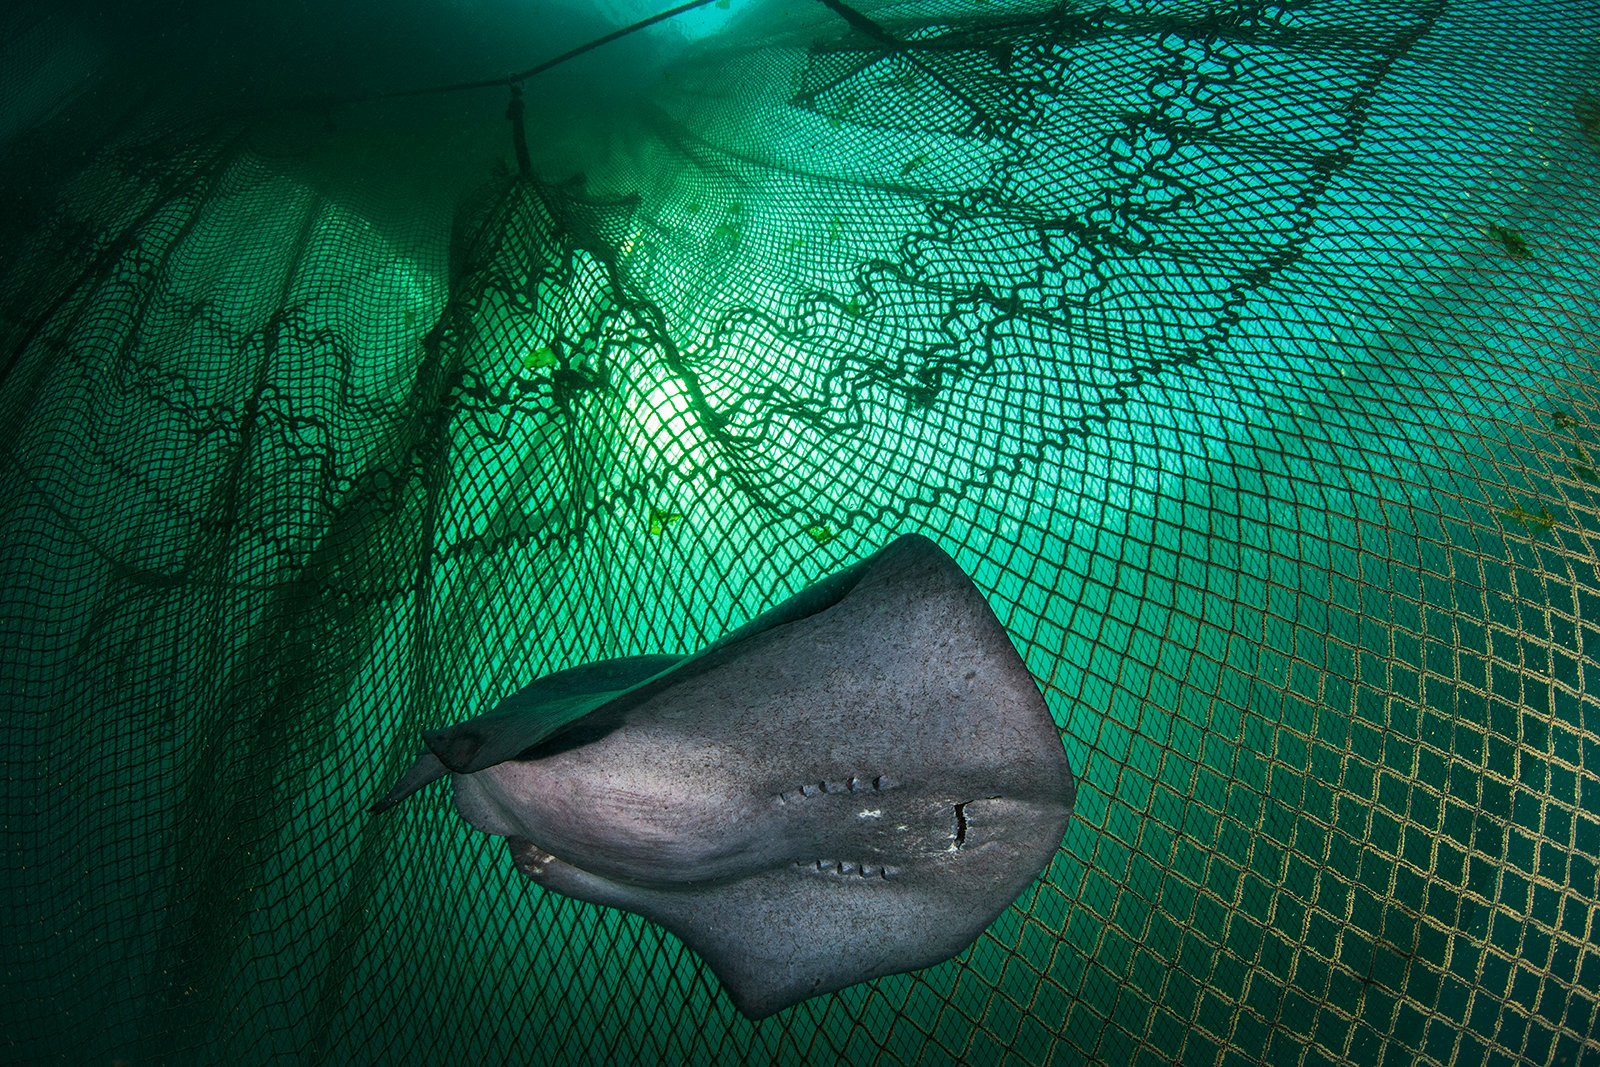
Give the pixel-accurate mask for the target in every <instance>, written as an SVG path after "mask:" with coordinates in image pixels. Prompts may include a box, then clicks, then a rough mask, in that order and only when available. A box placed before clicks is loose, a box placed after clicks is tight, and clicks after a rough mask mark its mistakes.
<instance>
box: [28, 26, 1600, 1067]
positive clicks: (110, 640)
mask: <svg viewBox="0 0 1600 1067" xmlns="http://www.w3.org/2000/svg"><path fill="white" fill-rule="evenodd" d="M861 10H862V12H863V13H865V14H867V15H869V16H870V17H871V18H872V19H873V20H875V22H876V23H877V25H879V26H881V27H882V28H883V29H884V30H885V31H886V33H887V34H888V35H889V39H885V38H880V37H877V36H874V35H873V34H872V33H869V32H864V31H863V30H862V29H861V28H860V27H859V26H852V25H850V24H849V23H848V22H846V21H845V20H843V19H842V18H840V17H839V16H838V14H837V12H835V11H832V10H830V9H828V8H827V7H825V6H823V5H821V4H811V5H801V4H798V3H796V4H791V5H789V9H782V8H780V6H779V5H770V6H767V7H759V6H758V7H755V8H753V9H752V10H750V11H748V12H744V13H743V15H742V16H741V13H740V11H739V10H738V5H734V10H733V11H732V12H731V13H729V14H728V15H727V21H726V22H725V23H724V24H722V25H721V26H720V28H719V29H718V30H717V32H714V33H713V32H709V31H708V32H706V33H704V34H701V35H700V36H699V38H698V40H697V41H695V42H693V43H692V44H689V45H685V46H684V47H682V48H680V49H679V50H678V51H677V52H676V53H675V54H674V55H673V56H672V57H671V61H670V62H664V63H663V64H662V65H661V68H660V70H659V71H652V72H651V73H650V75H649V77H650V79H651V82H650V85H649V86H648V87H647V89H646V90H640V91H637V92H634V93H631V94H628V95H627V96H626V98H623V97H616V98H612V99H609V100H599V99H598V98H596V100H598V102H593V104H592V107H591V106H590V102H588V101H587V100H586V96H585V91H583V90H582V87H581V86H580V87H578V88H573V87H572V83H569V82H563V80H562V79H563V77H564V76H565V75H564V73H563V71H564V68H558V69H556V70H553V71H551V72H550V73H549V74H548V75H544V76H543V79H544V80H540V79H531V80H529V81H528V82H527V84H526V86H525V96H524V99H525V101H526V104H527V117H526V123H527V128H528V143H529V153H530V157H531V159H530V168H529V170H528V172H527V173H523V172H522V170H521V167H520V166H519V165H518V163H517V161H516V158H515V156H514V153H513V147H512V145H513V142H512V138H511V135H510V132H509V131H510V124H508V123H507V122H506V121H505V119H504V117H503V111H504V108H505V104H506V99H505V93H504V91H503V90H502V91H500V92H499V93H498V94H496V93H490V94H489V97H492V99H488V98H486V97H485V96H484V95H482V94H479V95H476V96H471V95H470V94H469V96H455V97H450V98H448V99H449V101H450V102H449V103H448V104H446V103H441V102H440V101H442V100H444V99H446V98H443V97H440V98H434V97H416V98H404V99H385V100H378V101H371V102H368V103H365V104H361V105H359V106H353V107H348V108H335V107H332V106H331V105H330V106H329V107H328V108H327V109H325V110H318V109H311V110H306V109H304V108H301V109H298V110H284V111H280V110H273V109H271V108H266V107H263V108H262V109H261V110H260V111H259V112H256V113H251V114H246V113H244V112H242V111H239V110H238V109H232V110H230V111H229V112H228V113H227V115H226V116H225V117H223V118H221V119H218V118H211V119H207V120H204V121H201V120H200V119H199V118H197V117H196V116H197V111H196V109H193V108H190V109H187V110H185V109H183V108H181V107H179V106H178V104H177V102H176V101H174V100H171V99H162V98H159V94H157V95H148V94H146V95H141V94H140V93H135V92H131V91H130V90H129V89H128V86H127V85H120V86H116V87H115V89H114V91H113V89H112V88H108V87H107V86H105V85H99V84H96V83H90V84H89V85H88V87H87V88H85V87H83V86H82V85H81V84H80V83H78V82H76V81H72V82H71V83H70V84H68V85H55V83H52V82H50V81H49V79H48V78H45V77H44V75H43V74H41V73H40V72H41V71H44V70H45V68H46V67H47V66H48V65H49V64H52V63H53V64H55V67H52V68H50V69H59V68H60V66H61V64H62V63H66V62H67V60H64V59H62V55H63V53H62V52H61V51H60V50H57V51H54V52H49V53H48V54H47V53H45V52H43V51H41V52H39V53H37V54H34V53H30V52H29V50H28V49H29V47H30V45H29V42H30V41H35V40H42V39H44V38H43V37H40V36H37V35H36V36H34V37H30V36H28V32H32V30H38V28H39V27H40V26H44V25H45V24H46V23H47V22H48V17H47V16H44V15H39V16H37V18H36V20H35V21H34V22H32V23H29V24H28V25H25V26H22V28H21V30H19V31H18V32H16V33H13V34H11V35H10V37H9V38H8V39H9V40H10V41H11V42H12V45H11V49H12V51H11V55H12V57H13V58H15V59H17V63H15V64H13V65H12V67H11V70H12V73H11V74H10V75H8V76H7V77H8V78H9V79H10V80H9V81H0V91H3V92H5V93H6V94H7V95H6V96H5V97H3V99H6V100H8V101H9V102H10V106H12V107H14V108H15V114H17V115H21V114H22V112H23V104H24V103H26V102H28V101H30V100H34V98H35V97H34V96H29V94H30V93H34V94H35V96H37V95H38V93H40V92H45V90H49V93H47V94H46V96H48V99H49V100H53V101H56V102H57V104H56V105H53V106H52V107H51V108H47V109H35V111H34V112H32V114H34V115H35V119H36V121H32V122H28V123H21V122H20V121H19V122H18V123H16V124H10V125H7V126H6V127H5V128H4V129H0V134H3V135H4V136H5V137H6V138H7V140H6V142H5V144H6V147H5V149H4V151H3V153H0V171H3V176H4V183H3V185H0V188H3V189H4V192H5V196H6V203H7V210H6V212H5V218H4V220H3V222H0V248H3V249H4V256H3V257H0V264H3V266H0V700H3V705H0V706H3V708H4V710H5V713H6V718H5V723H6V727H7V730H6V740H7V760H6V764H5V774H4V779H3V796H4V809H3V811H4V820H5V828H6V839H5V840H6V856H5V864H4V874H3V875H0V879H3V885H4V898H3V906H4V908H5V912H4V915H5V919H6V922H5V928H6V931H7V933H6V937H5V938H3V939H0V961H3V964H0V976H3V977H0V982H3V988H0V1005H3V1007H0V1019H3V1026H0V1034H3V1038H4V1041H5V1045H6V1051H5V1056H6V1058H7V1059H8V1060H9V1061H10V1062H18V1063H47V1062H70V1063H109V1062H117V1061H122V1062H127V1063H130V1064H139V1063H224V1062H226V1063H263V1062H269V1061H282V1062H327V1063H395V1064H418V1063H463V1062H525V1063H543V1062H550V1063H595V1062H639V1063H651V1062H707V1061H716V1062H729V1063H733V1062H753V1063H768V1062H803V1061H813V1062H820V1061H833V1060H836V1059H837V1060H841V1061H847V1062H851V1063H856V1064H864V1063H915V1062H918V1061H923V1060H939V1059H948V1058H956V1057H959V1058H962V1059H964V1060H966V1061H968V1062H976V1063H1000V1062H1006V1063H1019V1064H1020V1063H1043V1062H1056V1063H1077V1062H1083V1061H1103V1062H1115V1063H1123V1062H1130V1063H1131V1062H1138V1063H1165V1062H1183V1063H1187V1064H1223V1063H1234V1062H1250V1061H1265V1062H1271V1063H1276V1064H1315V1063H1344V1062H1358V1063H1377V1062H1380V1061H1381V1062H1385V1063H1388V1062H1394V1063H1407V1064H1409V1063H1414V1062H1415V1063H1428V1064H1439V1065H1446V1064H1456V1065H1471V1064H1481V1063H1500V1062H1508V1061H1513V1060H1516V1061H1526V1062H1532V1063H1541V1064H1557V1063H1572V1062H1578V1061H1581V1060H1583V1059H1584V1058H1585V1056H1588V1057H1600V1052H1596V1048H1597V1046H1596V1045H1595V1044H1594V1039H1595V1035H1596V1032H1597V1027H1600V1022H1597V1016H1596V1009H1597V1002H1600V997H1597V995H1596V992H1595V991H1596V990H1597V989H1600V950H1597V948H1596V945H1595V941H1596V933H1597V932H1596V930H1595V922H1596V912H1597V906H1596V901H1597V898H1600V887H1597V861H1596V856H1597V854H1600V782H1597V777H1596V774H1597V771H1596V769H1597V768H1600V738H1597V736H1596V730H1597V723H1600V710H1597V705H1596V693H1597V692H1600V688H1597V687H1600V675H1597V673H1596V672H1597V669H1600V665H1597V664H1600V659H1597V653H1596V649H1597V648H1600V644H1597V642H1600V630H1597V629H1596V627H1597V625H1600V573H1597V568H1596V555H1595V539H1596V538H1597V537H1600V511H1597V505H1600V495H1597V494H1600V384H1597V382H1596V378H1595V372H1596V367H1597V360H1600V357H1597V351H1600V349H1597V345H1600V318H1597V316H1600V305H1597V304H1596V300H1595V294H1596V292H1597V291H1600V246H1597V243H1596V242H1597V236H1596V235H1597V234H1600V209H1597V204H1600V74H1597V71H1600V65H1597V63H1596V53H1597V48H1600V13H1597V12H1596V10H1595V9H1594V8H1593V6H1592V5H1589V4H1587V3H1582V2H1579V0H1573V2H1570V3H1566V4H1548V3H1533V2H1531V0H1481V2H1478V0H1475V2H1472V3H1462V4H1450V3H1443V2H1424V0H1391V2H1386V3H1372V2H1370V0H1360V2H1357V0H1348V2H1342V0H1283V2H1278V3H1268V2H1262V3H1248V2H1238V3H1222V2H1218V3H1212V4H1206V3H1200V2H1185V0H1172V2H1157V0H1150V2H1145V3H1140V2H1128V3H1119V4H1113V5H1096V4H1092V3H1083V4H1069V5H1044V4H1029V3H1017V4H1003V5H1001V4H993V5H991V4H980V3H976V2H957V0H926V2H923V0H907V2H904V3H890V4H863V5H861ZM716 11H717V9H716V8H715V7H709V8H706V9H704V10H703V11H701V12H700V13H699V14H700V15H706V16H707V17H710V13H712V12H716ZM11 17H12V19H13V22H14V23H17V24H18V25H20V23H19V22H18V20H22V21H26V20H27V19H28V18H29V17H31V16H28V15H25V14H16V15H13V16H11ZM697 17H698V16H697ZM719 17H720V16H719ZM15 28H16V26H13V29H15ZM30 28H31V29H30ZM23 31H28V32H23ZM43 32H44V31H43V30H39V33H40V34H42V33H43ZM41 47H42V46H41ZM68 51H69V52H70V49H69V50H68ZM601 54H602V53H596V55H597V56H598V55H601ZM68 58H69V59H70V56H69V57H68ZM534 58H537V57H534ZM29 63H32V64H33V65H32V66H29ZM69 65H70V64H69ZM52 85H54V88H52ZM41 86H43V87H44V88H43V89H41V88H40V87H41ZM563 86H566V87H567V88H565V89H564V88H563ZM51 93H53V95H50V94H51ZM486 101H487V102H486ZM257 102H259V100H258V101H257ZM30 106H31V105H30ZM469 116H470V117H469ZM463 131H466V132H463ZM452 138H453V139H452ZM909 531H917V532H922V533H925V534H927V535H928V536H930V537H932V538H933V539H934V540H936V541H937V542H938V543H939V544H940V545H941V546H943V547H944V548H945V549H947V550H948V551H949V552H950V553H951V554H952V555H953V556H954V557H955V559H956V560H957V561H958V562H959V563H960V564H961V566H962V567H963V569H964V570H966V571H967V572H968V573H969V574H971V575H972V577H973V579H974V581H975V582H976V584H977V585H978V587H979V588H980V589H981V590H982V591H983V592H984V594H985V596H986V597H987V598H988V600H989V602H990V603H991V604H992V605H993V607H994V609H995V612H996V614H997V615H998V617H999V619H1000V620H1001V622H1002V623H1003V624H1004V625H1005V626H1006V628H1007V629H1008V631H1009V633H1010V634H1011V637H1012V639H1013V640H1014V642H1015V644H1016V646H1017V648H1018V650H1019V651H1020V653H1021V655H1022V657H1023V659H1024V661H1025V662H1026V663H1027V665H1028V667H1029V668H1030V670H1031V671H1032V672H1033V674H1034V675H1035V677H1036V678H1037V679H1038V681H1039V683H1040V686H1041V687H1042V689H1043V691H1044V694H1045V698H1046V701H1047V703H1048V705H1049V707H1050V710H1051V712H1052V714H1053V715H1054V717H1055V718H1056V720H1057V722H1058V723H1059V725H1060V728H1061V732H1062V737H1063V741H1064V744H1065V747H1066V751H1067V754H1068V756H1069V758H1070V760H1071V763H1072V766H1073V768H1074V770H1075V771H1076V772H1077V774H1078V776H1079V780H1080V786H1079V794H1078V801H1077V809H1076V813H1075V816H1074V818H1073V821H1072V827H1071V830H1070V832H1069V833H1068V834H1067V836H1066V839H1065V841H1064V842H1063V843H1062V847H1061V849H1060V851H1059V853H1058V855H1057V857H1056V859H1055V861H1054V862H1053V864H1052V865H1051V866H1050V867H1049V868H1048V869H1047V870H1046V871H1045V872H1044V874H1043V876H1042V878H1041V879H1040V881H1039V882H1038V883H1037V884H1036V885H1035V886H1034V887H1033V888H1031V889H1029V890H1028V891H1027V892H1026V893H1025V894H1024V895H1023V897H1022V898H1021V899H1019V900H1018V901H1017V903H1016V905H1015V906H1014V907H1012V908H1011V909H1010V910H1008V911H1007V912H1005V913H1004V914H1003V915H1002V916H1001V917H1000V918H999V920H998V921H996V922H995V923H994V924H993V926H991V927H990V928H989V929H988V931H987V932H986V933H985V934H984V935H983V936H982V937H981V938H980V939H979V940H978V942H977V943H976V944H975V945H974V946H973V947H972V948H971V949H970V950H969V951H967V952H965V953H963V954H962V955H960V956H959V957H957V958H956V959H955V960H953V961H951V962H949V963H946V964H943V965H940V966H937V967H933V968H929V969H927V970H924V971H921V972H918V973H916V974H912V975H901V976H895V977H890V978H886V979H882V980H878V981H875V982H872V983H869V984H865V985H858V986H855V987H852V988H849V989H846V990H844V991H843V992H841V993H838V994H836V995H832V996H828V997H824V998H819V999H815V1000H812V1001H808V1002H805V1003H803V1004H801V1005H799V1006H797V1007H795V1008H793V1009H791V1010H789V1011H786V1012H784V1013H782V1014H780V1015H778V1016H775V1017H773V1018H772V1019H770V1020H767V1021H764V1022H762V1023H759V1024H751V1023H749V1022H747V1021H746V1020H744V1019H743V1018H741V1017H740V1016H739V1015H737V1013H736V1012H735V1011H734V1010H733V1008H732V1006H731V1005H730V1003H729V1001H728V1000H727V998H726V997H725V996H724V995H723V994H722V993H721V991H720V989H719V988H718V986H717V984H716V982H715V980H714V979H713V978H712V977H711V976H710V974H709V972H708V971H707V970H706V969H705V968H704V966H703V965H702V964H701V963H700V962H699V960H697V959H696V958H695V957H694V956H693V955H692V954H690V953H688V952H687V951H686V950H685V949H684V948H683V947H682V946H681V945H680V944H679V943H678V942H677V941H676V940H675V939H674V938H673V937H672V936H671V935H669V934H666V933H664V932H663V931H662V930H660V929H658V928H656V927H654V926H651V925H649V924H647V923H645V922H643V921H642V920H639V919H637V918H636V917H633V916H631V915H627V914H623V913H620V912H617V911H613V910H609V909H603V908H597V907H593V906H590V905H587V904H581V903H578V902H575V901H572V900H569V899H566V898H563V897H560V896H556V895H553V894H548V893H545V892H543V891H542V890H540V889H538V888H536V887H534V886H532V885H531V884H530V883H528V882H526V881H525V880H524V879H522V878H521V877H520V876H518V875H517V874H516V872H515V871H514V869H513V868H512V865H511V861H510V857H509V855H508V853H507V850H506V849H505V848H504V847H503V846H501V845H500V844H499V843H498V842H496V841H494V840H492V839H489V838H485V837H483V836H481V835H478V834H474V833H472V832H471V831H470V830H469V829H468V828H467V827H466V826H465V824H464V823H463V822H462V821H461V820H460V819H459V818H457V817H456V816H455V814H454V813H453V811H452V810H451V809H450V806H449V802H448V798H447V794H446V793H445V792H444V791H443V790H437V789H436V790H430V791H428V792H427V793H426V794H425V795H424V796H423V797H421V798H419V799H418V800H416V801H413V802H412V803H410V804H408V805H406V806H405V807H403V808H401V809H398V810H396V811H394V812H392V813H389V814H388V815H386V816H384V817H382V818H374V817H371V816H368V815H366V814H365V812H364V809H365V807H366V806H367V805H368V804H369V803H371V802H372V801H373V800H374V799H375V798H376V797H377V796H379V795H380V794H381V793H382V792H383V791H384V790H385V789H387V788H388V786H389V785H390V784H392V782H393V780H394V779H395V778H396V777H397V776H398V774H399V772H400V771H401V770H402V769H403V768H404V767H405V765H406V764H407V763H408V762H409V760H410V759H411V757H412V756H413V755H414V753H415V747H416V744H417V738H418V735H419V732H420V731H421V730H422V729H425V728H428V727H432V726H436V725H439V724H442V723H446V722H453V721H459V720H460V719H462V718H466V717H469V716H471V715H473V714H477V713H478V712H480V711H482V710H484V709H485V708H487V707H488V706H489V705H491V704H492V703H493V702H494V701H496V700H497V699H498V698H500V697H501V696H503V695H504V694H506V693H508V692H510V691H512V690H514V689H516V688H518V687H520V686H522V685H524V684H526V683H527V682H528V681H529V680H531V679H532V678H534V677H536V676H539V675H541V674H544V673H547V672H550V671H553V670H557V669H560V668H564V667H568V666H572V665H574V664H578V663H582V662H586V661H590V660H594V659H598V658H602V657H609V656H621V655H630V654H640V653H653V652H683V651H688V650H692V649H694V648H696V647H698V646H700V645H701V644H703V643H705V642H706V641H707V640H709V639H711V638H714V637H716V636H717V635H719V634H720V633H722V632H724V631H725V630H727V629H729V628H731V627H733V626H735V625H737V624H739V623H741V622H743V621H744V620H746V619H748V618H750V617H751V616H753V615H755V614H756V613H758V612H760V611H761V610H763V609H764V608H766V607H768V606H770V605H771V604H773V603H775V602H776V601H778V600H780V599H782V598H783V597H785V596H787V595H789V594H791V593H793V592H795V591H797V590H798V589H800V588H802V587H804V586H805V585H807V584H809V583H810V582H812V581H814V580H816V579H817V578H818V577H820V576H822V575H824V574H826V573H829V572H831V571H833V570H835V569H837V568H839V567H841V566H843V565H846V564H848V563H850V562H853V561H855V560H857V559H859V558H860V557H862V556H863V555H865V554H867V553H869V552H870V551H872V550H874V549H876V548H877V547H879V546H881V545H883V544H885V543H887V542H888V541H889V540H891V539H892V538H893V537H894V536H895V535H896V534H898V533H902V532H909ZM1591 681H1595V682H1596V683H1597V684H1596V685H1590V684H1589V683H1590V682H1591Z"/></svg>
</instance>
